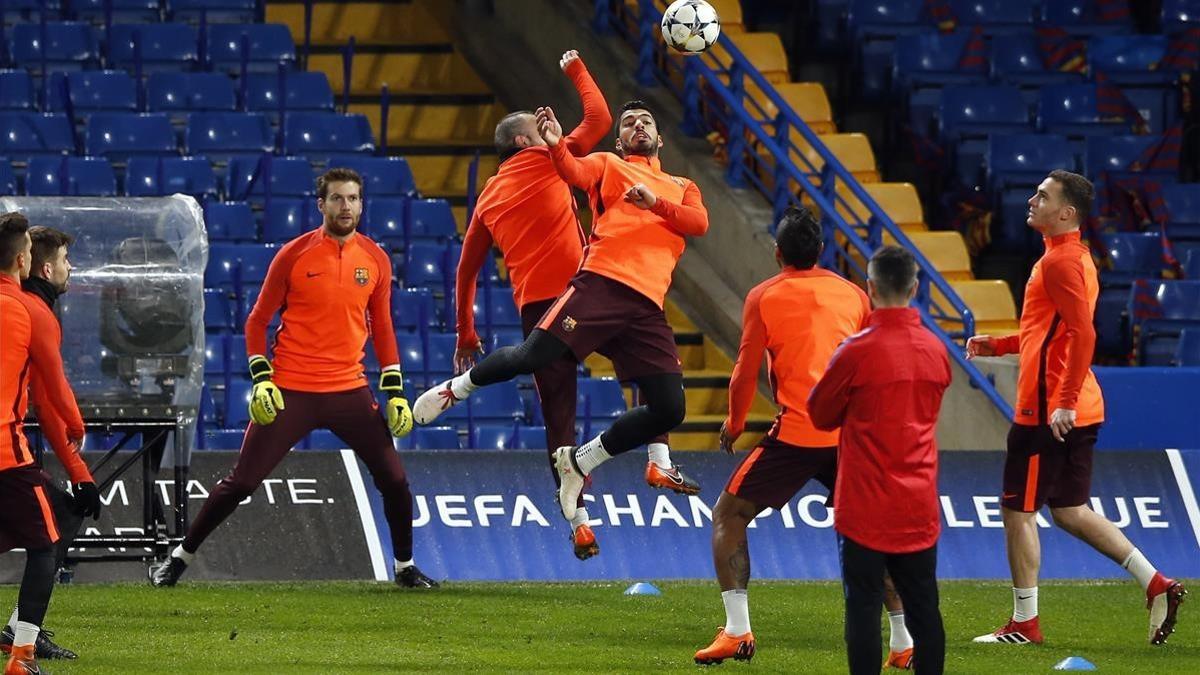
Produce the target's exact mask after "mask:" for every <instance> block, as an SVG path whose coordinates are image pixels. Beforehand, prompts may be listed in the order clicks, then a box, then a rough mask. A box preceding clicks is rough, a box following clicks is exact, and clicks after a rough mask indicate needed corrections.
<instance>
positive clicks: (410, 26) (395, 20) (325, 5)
mask: <svg viewBox="0 0 1200 675" xmlns="http://www.w3.org/2000/svg"><path fill="white" fill-rule="evenodd" d="M267 21H268V22H271V23H282V24H286V25H287V26H288V27H289V28H291V30H292V38H293V39H294V40H295V41H296V45H297V46H300V45H302V44H304V3H303V2H298V1H297V2H279V1H277V0H272V1H271V2H268V3H267ZM351 37H353V38H354V39H355V42H357V43H358V44H386V45H420V44H431V43H434V44H436V43H447V42H450V39H451V36H450V34H449V33H447V32H446V30H445V29H443V28H442V26H441V24H440V23H439V22H438V21H437V20H436V19H435V18H434V17H433V15H432V14H431V13H430V12H429V11H428V10H427V9H426V7H425V6H424V5H423V4H421V3H412V2H344V1H343V2H318V3H314V5H313V14H312V44H314V45H344V44H346V42H347V41H349V39H350V38H351Z"/></svg>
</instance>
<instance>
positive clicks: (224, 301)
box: [204, 288, 233, 342]
mask: <svg viewBox="0 0 1200 675" xmlns="http://www.w3.org/2000/svg"><path fill="white" fill-rule="evenodd" d="M204 328H205V329H206V330H210V331H218V332H231V331H232V330H233V307H231V306H230V304H229V294H228V293H226V292H225V291H222V290H221V289H219V288H206V289H204ZM209 341H210V342H215V341H216V338H211V337H210V338H209Z"/></svg>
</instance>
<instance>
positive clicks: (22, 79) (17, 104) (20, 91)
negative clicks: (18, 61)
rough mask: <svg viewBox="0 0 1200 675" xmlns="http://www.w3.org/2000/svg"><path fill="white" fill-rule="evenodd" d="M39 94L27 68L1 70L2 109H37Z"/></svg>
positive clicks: (0, 96) (0, 101) (0, 99)
mask: <svg viewBox="0 0 1200 675" xmlns="http://www.w3.org/2000/svg"><path fill="white" fill-rule="evenodd" d="M37 107H38V106H37V94H36V93H35V92H34V90H33V77H32V76H30V74H29V71H27V70H0V110H35V109H36V108H37Z"/></svg>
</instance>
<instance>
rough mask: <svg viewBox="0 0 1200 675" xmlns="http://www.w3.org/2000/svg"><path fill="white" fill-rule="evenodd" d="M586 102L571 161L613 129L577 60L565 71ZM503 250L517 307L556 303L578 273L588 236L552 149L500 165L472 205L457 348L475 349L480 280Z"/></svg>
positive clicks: (571, 139) (572, 137)
mask: <svg viewBox="0 0 1200 675" xmlns="http://www.w3.org/2000/svg"><path fill="white" fill-rule="evenodd" d="M567 75H568V76H569V77H570V78H571V81H572V82H574V83H575V88H576V90H578V91H579V97H580V98H581V99H582V100H583V121H582V122H580V124H579V126H578V127H576V128H575V129H574V130H573V131H572V132H571V133H570V134H569V135H567V136H566V137H565V138H564V139H563V142H564V143H566V144H567V149H568V150H569V151H570V152H571V154H573V155H585V154H587V153H589V152H591V151H592V148H593V147H595V145H596V144H597V143H599V142H600V140H601V139H602V138H604V135H605V134H606V133H608V130H609V128H610V127H611V126H612V114H610V113H609V112H608V104H607V103H606V102H605V100H604V95H603V94H602V93H600V88H599V87H597V86H596V82H595V81H594V80H592V76H591V75H589V74H588V71H587V68H585V67H584V65H583V62H582V61H580V60H576V61H573V62H572V63H571V65H569V66H567ZM493 243H495V244H496V246H498V247H499V248H500V253H501V255H503V256H504V263H505V265H506V266H507V267H508V275H509V279H510V280H511V281H512V287H513V300H515V301H516V303H517V307H518V308H520V307H524V306H525V305H527V304H529V303H531V302H537V301H539V300H549V299H551V298H556V297H558V295H559V294H560V293H562V292H563V289H565V288H566V287H567V282H568V281H570V279H571V277H572V276H574V275H575V272H577V271H578V270H579V263H580V261H582V260H583V246H584V243H585V242H584V235H583V230H582V229H581V228H580V227H579V219H578V218H577V217H576V213H575V200H574V198H572V196H571V188H570V187H569V186H568V185H567V184H566V183H564V182H563V181H562V179H561V178H559V177H558V173H557V172H556V171H555V170H554V163H553V162H552V161H551V160H550V149H549V147H547V146H544V145H542V146H534V147H530V148H525V149H523V150H521V151H519V152H517V153H516V154H514V155H512V156H511V157H509V158H507V159H505V160H504V161H503V162H501V163H500V170H499V172H497V173H496V175H495V176H492V177H491V178H489V179H488V181H487V185H485V186H484V188H483V191H482V192H481V193H480V194H479V199H478V201H476V202H475V211H474V213H473V214H472V215H471V222H470V224H468V225H467V234H466V237H465V238H464V239H463V250H462V257H461V258H460V259H459V262H458V285H457V288H456V290H455V298H456V308H457V312H456V313H457V330H458V346H459V347H460V348H471V347H474V346H475V344H476V343H477V342H478V340H479V336H478V335H477V334H476V333H475V312H474V304H475V280H476V278H477V277H478V276H479V270H480V269H481V268H482V267H483V263H484V261H485V260H487V256H488V255H489V254H490V253H491V247H492V244H493Z"/></svg>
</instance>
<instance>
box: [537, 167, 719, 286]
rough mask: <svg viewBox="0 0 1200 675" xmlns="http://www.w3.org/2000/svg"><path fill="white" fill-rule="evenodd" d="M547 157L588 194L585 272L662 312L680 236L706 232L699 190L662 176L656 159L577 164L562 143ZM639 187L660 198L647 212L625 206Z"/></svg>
mask: <svg viewBox="0 0 1200 675" xmlns="http://www.w3.org/2000/svg"><path fill="white" fill-rule="evenodd" d="M550 156H551V157H552V158H553V159H554V168H555V169H557V170H558V175H560V176H562V177H563V180H565V181H567V182H568V183H570V184H571V185H574V186H575V187H577V188H579V189H581V190H585V191H586V192H587V193H588V198H589V200H590V201H591V205H592V213H593V214H595V220H594V221H593V224H592V236H591V239H590V240H589V241H588V246H587V249H586V250H585V251H584V256H583V269H585V270H587V271H589V272H595V273H596V274H599V275H601V276H605V277H608V278H609V279H613V280H614V281H619V282H621V283H623V284H625V285H626V286H629V287H630V288H632V289H634V290H636V291H638V292H639V293H641V294H642V295H645V296H646V297H647V298H650V299H651V300H653V301H654V303H655V304H657V305H658V306H659V307H662V306H663V301H664V300H665V299H666V296H667V289H668V288H669V287H670V286H671V273H672V272H674V271H675V264H676V263H677V262H679V256H681V255H683V249H684V247H685V245H686V240H685V239H684V237H699V236H703V235H704V233H705V232H707V231H708V211H707V210H706V209H705V208H704V202H703V201H702V200H701V198H700V188H698V187H696V184H695V183H693V182H692V181H690V180H688V179H687V178H680V177H678V176H672V175H670V174H668V173H666V172H664V171H663V170H662V165H661V164H660V163H659V161H658V157H643V156H641V155H630V156H629V157H625V158H621V157H619V156H617V155H614V154H613V153H611V152H597V153H593V154H590V155H588V156H586V157H581V158H578V159H577V158H575V157H574V156H573V155H571V153H570V151H569V150H568V149H567V147H566V144H565V143H559V144H558V145H556V146H554V147H552V148H550ZM637 183H642V184H644V185H645V186H646V187H647V188H649V189H650V191H651V192H653V193H654V195H655V197H657V198H658V201H657V202H655V204H654V207H653V208H651V209H650V210H649V211H646V210H643V209H639V208H638V207H636V206H634V205H633V204H631V203H629V202H627V201H625V193H626V192H627V191H628V190H629V188H630V187H632V186H633V185H635V184H637Z"/></svg>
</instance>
